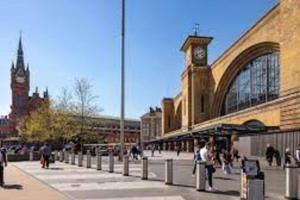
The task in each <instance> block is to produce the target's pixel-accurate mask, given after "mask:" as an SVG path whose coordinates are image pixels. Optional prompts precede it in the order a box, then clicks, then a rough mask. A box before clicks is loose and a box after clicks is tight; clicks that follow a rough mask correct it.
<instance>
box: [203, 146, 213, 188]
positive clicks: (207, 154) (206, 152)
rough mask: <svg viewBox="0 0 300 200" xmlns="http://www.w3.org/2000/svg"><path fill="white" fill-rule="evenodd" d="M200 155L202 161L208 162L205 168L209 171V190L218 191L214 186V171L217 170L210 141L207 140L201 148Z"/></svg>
mask: <svg viewBox="0 0 300 200" xmlns="http://www.w3.org/2000/svg"><path fill="white" fill-rule="evenodd" d="M200 156H201V159H202V161H205V162H206V165H205V168H206V173H207V180H208V185H209V188H208V191H211V192H214V191H216V188H215V187H213V181H212V179H213V173H214V172H215V171H216V169H215V168H214V166H213V162H212V146H211V143H210V142H207V143H206V145H205V146H204V147H203V148H201V150H200Z"/></svg>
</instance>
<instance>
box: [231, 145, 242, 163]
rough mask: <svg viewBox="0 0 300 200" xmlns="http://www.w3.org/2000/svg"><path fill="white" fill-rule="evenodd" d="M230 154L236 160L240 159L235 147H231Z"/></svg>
mask: <svg viewBox="0 0 300 200" xmlns="http://www.w3.org/2000/svg"><path fill="white" fill-rule="evenodd" d="M231 155H232V156H233V160H234V159H235V160H236V162H239V159H240V156H239V150H238V149H237V148H236V147H232V150H231Z"/></svg>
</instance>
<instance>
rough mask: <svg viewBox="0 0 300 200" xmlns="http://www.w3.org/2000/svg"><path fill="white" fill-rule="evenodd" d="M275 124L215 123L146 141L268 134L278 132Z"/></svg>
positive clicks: (158, 141) (156, 141)
mask: <svg viewBox="0 0 300 200" xmlns="http://www.w3.org/2000/svg"><path fill="white" fill-rule="evenodd" d="M279 130H280V129H279V127H277V126H263V125H259V126H258V125H253V124H251V125H245V124H215V125H212V126H208V127H204V128H198V129H197V128H195V129H194V130H190V131H182V132H179V131H176V132H175V133H174V134H170V135H168V134H167V135H166V136H165V137H162V138H160V139H155V140H151V141H149V142H147V143H160V142H174V141H180V140H192V139H197V138H202V139H205V138H208V137H209V136H217V137H218V136H219V137H222V136H230V135H232V134H237V135H238V136H239V137H246V136H251V135H257V134H270V133H274V132H278V131H279Z"/></svg>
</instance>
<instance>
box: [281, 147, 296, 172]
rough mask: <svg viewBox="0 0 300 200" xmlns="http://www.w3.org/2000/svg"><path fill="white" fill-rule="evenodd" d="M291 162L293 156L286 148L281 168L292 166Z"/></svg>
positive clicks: (293, 160)
mask: <svg viewBox="0 0 300 200" xmlns="http://www.w3.org/2000/svg"><path fill="white" fill-rule="evenodd" d="M293 162H295V159H294V158H293V155H292V153H291V149H290V148H286V149H285V153H284V162H283V168H285V167H286V165H288V164H292V163H293Z"/></svg>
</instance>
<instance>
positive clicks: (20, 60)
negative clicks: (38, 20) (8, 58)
mask: <svg viewBox="0 0 300 200" xmlns="http://www.w3.org/2000/svg"><path fill="white" fill-rule="evenodd" d="M16 66H17V69H19V68H21V69H24V70H25V64H24V53H23V45H22V33H20V38H19V47H18V56H17V64H16Z"/></svg>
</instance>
